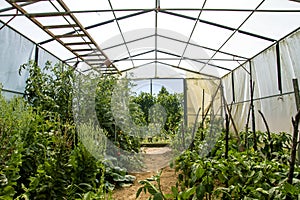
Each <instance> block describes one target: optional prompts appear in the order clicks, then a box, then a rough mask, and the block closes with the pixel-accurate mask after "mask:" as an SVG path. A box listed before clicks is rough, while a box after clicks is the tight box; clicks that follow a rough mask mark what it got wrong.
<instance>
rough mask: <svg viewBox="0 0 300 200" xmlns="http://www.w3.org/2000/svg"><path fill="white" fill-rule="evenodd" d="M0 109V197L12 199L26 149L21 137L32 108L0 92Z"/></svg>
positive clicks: (24, 133)
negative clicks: (6, 98) (5, 97)
mask: <svg viewBox="0 0 300 200" xmlns="http://www.w3.org/2000/svg"><path fill="white" fill-rule="evenodd" d="M0 92H1V91H0ZM0 109H1V114H0V199H13V198H14V196H15V195H16V194H17V192H18V182H19V180H20V177H21V172H20V167H21V166H22V162H23V159H22V154H23V153H24V151H25V150H26V149H25V148H24V143H23V138H24V136H25V135H26V134H27V133H28V131H29V127H28V121H30V119H31V113H32V109H30V108H27V105H26V103H25V102H24V101H23V100H22V99H20V98H13V99H11V100H10V101H7V100H5V99H4V97H3V96H2V95H1V93H0Z"/></svg>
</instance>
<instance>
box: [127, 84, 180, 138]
mask: <svg viewBox="0 0 300 200" xmlns="http://www.w3.org/2000/svg"><path fill="white" fill-rule="evenodd" d="M132 101H133V102H135V103H136V104H138V105H139V107H140V108H141V110H142V112H143V118H145V121H146V125H147V126H149V125H150V124H151V123H153V122H152V121H151V120H153V119H151V117H150V116H151V113H150V112H149V111H151V108H152V109H153V108H154V106H155V105H156V104H158V105H160V106H162V107H163V108H164V109H165V112H166V116H165V118H166V121H165V123H164V124H163V129H162V130H161V133H160V134H161V135H160V136H158V137H160V138H159V139H161V138H162V137H161V136H165V137H167V138H168V137H169V136H172V137H173V136H174V135H175V134H177V133H178V131H179V130H180V127H181V122H182V117H183V107H182V95H181V94H171V93H169V92H168V91H167V89H166V88H165V87H162V88H161V90H160V92H159V93H158V95H157V96H154V95H152V94H150V93H145V92H142V93H140V94H139V95H138V96H136V97H133V99H132ZM157 116H158V114H157V113H156V117H157ZM161 117H163V116H161ZM163 139H164V138H163Z"/></svg>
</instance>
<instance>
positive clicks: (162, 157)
mask: <svg viewBox="0 0 300 200" xmlns="http://www.w3.org/2000/svg"><path fill="white" fill-rule="evenodd" d="M143 151H144V152H145V154H144V164H145V169H144V171H145V172H141V173H132V175H134V176H136V180H135V182H134V183H133V185H132V186H130V187H128V188H119V189H116V190H115V191H114V192H113V195H112V198H113V199H114V200H134V199H136V198H135V197H136V191H137V190H138V189H139V188H140V187H141V184H139V181H140V180H145V179H146V178H150V177H152V176H153V175H155V174H157V172H158V171H160V170H161V169H162V170H163V171H162V176H161V185H162V190H163V192H164V193H170V192H171V186H174V185H175V184H176V180H177V175H176V174H175V170H174V169H171V168H170V167H169V163H170V161H171V158H172V156H171V150H170V149H169V148H168V147H160V148H145V149H143ZM148 198H149V194H144V192H142V193H141V195H140V197H139V198H138V200H146V199H148Z"/></svg>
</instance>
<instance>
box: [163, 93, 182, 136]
mask: <svg viewBox="0 0 300 200" xmlns="http://www.w3.org/2000/svg"><path fill="white" fill-rule="evenodd" d="M157 102H158V103H159V104H160V105H162V106H163V107H164V108H165V109H166V112H167V120H166V123H165V127H164V128H165V131H166V132H167V133H172V134H176V132H177V130H178V126H179V125H180V122H181V120H182V117H183V107H182V96H181V95H180V94H170V93H169V92H168V91H167V89H166V88H165V87H162V88H161V90H160V91H159V93H158V95H157Z"/></svg>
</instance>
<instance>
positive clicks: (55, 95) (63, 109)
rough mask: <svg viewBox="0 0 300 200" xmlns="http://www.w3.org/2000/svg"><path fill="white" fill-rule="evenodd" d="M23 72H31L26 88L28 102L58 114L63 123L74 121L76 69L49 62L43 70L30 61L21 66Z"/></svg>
mask: <svg viewBox="0 0 300 200" xmlns="http://www.w3.org/2000/svg"><path fill="white" fill-rule="evenodd" d="M22 70H28V71H29V77H28V78H27V80H26V87H25V94H26V98H27V100H28V102H29V103H30V104H31V105H33V106H34V107H40V108H41V109H42V110H45V111H50V112H55V113H58V114H59V117H60V118H61V119H62V120H63V121H69V122H70V121H73V113H72V98H73V95H72V94H73V92H72V90H73V82H74V76H75V74H74V69H73V68H72V67H70V66H68V65H65V64H62V63H58V64H55V65H52V63H51V62H49V61H47V62H46V63H45V67H44V68H43V69H41V67H40V66H38V65H37V63H35V62H34V61H30V62H28V63H25V64H23V65H21V67H20V69H19V74H21V72H22Z"/></svg>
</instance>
